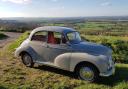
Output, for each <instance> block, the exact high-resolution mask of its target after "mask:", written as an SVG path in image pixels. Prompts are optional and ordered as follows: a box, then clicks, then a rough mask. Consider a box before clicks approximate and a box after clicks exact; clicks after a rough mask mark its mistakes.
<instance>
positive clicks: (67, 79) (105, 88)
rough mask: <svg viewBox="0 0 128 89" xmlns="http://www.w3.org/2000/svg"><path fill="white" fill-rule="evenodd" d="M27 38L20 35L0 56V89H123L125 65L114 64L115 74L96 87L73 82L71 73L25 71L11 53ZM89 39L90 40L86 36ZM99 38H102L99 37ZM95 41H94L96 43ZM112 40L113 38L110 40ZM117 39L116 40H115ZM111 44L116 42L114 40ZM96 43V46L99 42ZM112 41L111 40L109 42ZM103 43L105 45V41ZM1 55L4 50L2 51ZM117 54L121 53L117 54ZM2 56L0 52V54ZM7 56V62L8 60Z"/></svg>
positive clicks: (42, 68)
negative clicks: (6, 51)
mask: <svg viewBox="0 0 128 89" xmlns="http://www.w3.org/2000/svg"><path fill="white" fill-rule="evenodd" d="M27 37H28V32H26V33H24V34H23V35H22V36H21V37H19V39H17V40H16V41H15V42H12V43H11V44H9V46H8V48H7V50H9V51H10V52H11V54H8V53H5V55H6V56H5V57H4V55H2V57H1V56H0V89H127V88H128V82H127V80H128V77H127V76H128V72H127V71H128V64H116V74H115V76H111V77H108V78H101V80H99V82H97V83H87V82H85V81H81V80H78V79H76V78H75V76H74V74H73V73H70V72H67V71H63V70H60V69H56V68H52V67H48V66H37V65H36V66H35V67H34V68H27V67H25V66H24V65H23V64H22V62H21V60H20V59H16V58H14V57H13V56H14V54H12V52H13V51H14V50H15V48H17V47H18V46H19V45H20V43H21V42H22V41H23V40H24V39H26V38H27ZM85 38H86V39H88V40H89V39H90V41H92V40H93V39H92V40H91V37H90V36H86V37H85ZM92 38H96V37H92ZM101 38H103V37H101ZM97 39H98V38H97ZM97 39H95V40H94V41H97ZM113 39H114V38H113ZM118 39H119V38H118ZM114 40H117V39H116V38H115V39H114ZM99 41H100V40H98V41H97V42H99ZM112 41H113V40H112ZM105 42H106V41H105ZM4 51H5V50H4ZM120 51H121V50H120ZM1 52H2V53H3V51H1ZM8 56H11V60H10V57H8Z"/></svg>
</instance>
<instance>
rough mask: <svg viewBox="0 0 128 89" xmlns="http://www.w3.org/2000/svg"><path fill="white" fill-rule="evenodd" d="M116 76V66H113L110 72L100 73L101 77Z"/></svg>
mask: <svg viewBox="0 0 128 89" xmlns="http://www.w3.org/2000/svg"><path fill="white" fill-rule="evenodd" d="M114 74H115V66H113V67H112V68H111V69H110V70H108V71H107V72H105V73H100V76H102V77H109V76H111V75H114Z"/></svg>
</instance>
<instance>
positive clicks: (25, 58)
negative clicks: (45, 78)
mask: <svg viewBox="0 0 128 89" xmlns="http://www.w3.org/2000/svg"><path fill="white" fill-rule="evenodd" d="M21 58H22V62H23V64H24V65H25V66H27V67H33V66H34V62H33V60H32V57H31V56H30V55H29V54H28V53H23V54H22V55H21Z"/></svg>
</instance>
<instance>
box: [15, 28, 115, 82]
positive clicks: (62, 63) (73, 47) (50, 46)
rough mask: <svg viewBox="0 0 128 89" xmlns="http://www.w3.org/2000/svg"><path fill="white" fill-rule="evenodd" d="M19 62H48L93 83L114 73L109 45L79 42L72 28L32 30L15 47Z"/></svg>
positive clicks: (46, 63)
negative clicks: (19, 58) (20, 60)
mask: <svg viewBox="0 0 128 89" xmlns="http://www.w3.org/2000/svg"><path fill="white" fill-rule="evenodd" d="M15 56H16V57H19V56H21V59H22V62H23V64H25V65H26V66H27V67H33V66H34V63H37V64H43V65H49V66H52V67H56V68H60V69H63V70H67V71H70V72H74V73H75V74H76V75H77V76H78V78H79V79H82V80H85V81H89V82H93V81H95V80H98V79H99V77H100V76H105V77H109V76H111V75H113V74H114V72H115V65H114V62H113V60H112V50H111V49H110V48H109V47H106V46H103V45H100V44H95V43H91V42H88V41H86V40H85V41H83V40H82V39H81V37H80V34H79V32H77V31H76V30H75V29H73V28H67V27H59V26H44V27H38V28H36V29H34V30H33V31H32V32H31V33H30V35H29V37H28V38H27V39H26V40H25V41H24V42H23V43H21V45H20V46H19V47H18V48H17V49H16V51H15Z"/></svg>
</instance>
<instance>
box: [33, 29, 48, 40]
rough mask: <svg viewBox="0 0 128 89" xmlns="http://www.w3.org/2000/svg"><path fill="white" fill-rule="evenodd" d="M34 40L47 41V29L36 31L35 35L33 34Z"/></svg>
mask: <svg viewBox="0 0 128 89" xmlns="http://www.w3.org/2000/svg"><path fill="white" fill-rule="evenodd" d="M31 40H32V41H42V42H46V41H47V32H45V31H39V32H36V33H35V34H34V35H33V36H32V39H31Z"/></svg>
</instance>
